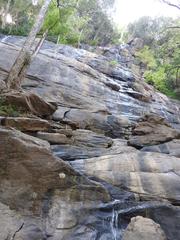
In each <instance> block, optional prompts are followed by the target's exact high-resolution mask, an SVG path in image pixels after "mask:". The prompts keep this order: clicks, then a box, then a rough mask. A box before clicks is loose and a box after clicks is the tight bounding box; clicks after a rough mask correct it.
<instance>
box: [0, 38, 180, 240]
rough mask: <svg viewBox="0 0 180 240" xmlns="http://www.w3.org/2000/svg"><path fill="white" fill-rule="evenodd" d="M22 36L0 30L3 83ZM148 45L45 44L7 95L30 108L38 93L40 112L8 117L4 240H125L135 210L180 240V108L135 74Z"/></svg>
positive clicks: (2, 147)
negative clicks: (19, 85) (140, 51)
mask: <svg viewBox="0 0 180 240" xmlns="http://www.w3.org/2000/svg"><path fill="white" fill-rule="evenodd" d="M23 42H24V38H22V37H13V36H0V83H3V82H2V81H3V80H4V79H5V78H6V76H7V73H8V71H9V70H10V68H11V66H12V64H13V63H14V60H15V58H16V57H17V55H18V51H19V50H20V47H21V46H22V44H23ZM140 45H141V42H140V41H139V40H136V41H135V42H132V43H129V44H128V46H121V47H119V48H118V47H115V48H114V49H106V50H105V49H100V50H99V52H100V53H101V54H97V53H92V52H88V51H86V50H83V49H75V48H73V47H70V46H64V45H55V44H54V43H50V42H45V43H44V44H43V46H42V49H41V51H40V53H39V54H38V55H37V56H36V58H35V59H34V60H33V62H32V64H31V66H30V68H29V70H28V74H27V76H26V79H25V82H24V83H23V88H24V92H23V93H22V95H23V96H22V95H20V96H18V94H15V95H12V96H11V95H10V96H8V99H15V102H16V103H17V106H18V107H19V105H20V107H22V106H24V109H26V110H27V107H29V105H27V99H28V100H29V98H31V97H30V96H33V97H32V98H31V100H32V99H36V96H37V95H35V94H38V96H40V97H37V98H38V99H36V100H37V102H38V103H39V104H37V105H36V104H35V103H36V100H32V101H31V104H30V109H31V113H33V114H34V115H35V116H34V115H32V116H30V117H28V116H21V115H20V116H19V117H12V116H11V117H10V116H9V117H4V116H0V122H1V126H0V240H1V239H2V240H5V239H15V240H22V239H23V240H72V239H73V240H84V239H87V240H122V239H123V234H124V232H125V231H126V230H125V229H126V228H127V227H128V224H129V223H130V222H131V219H132V218H134V217H137V216H142V217H144V218H146V219H147V218H149V219H152V220H153V221H154V222H155V223H156V224H159V225H160V227H161V228H162V231H163V232H164V233H165V239H166V238H167V239H168V240H179V239H180V238H179V236H180V232H179V222H180V208H179V205H180V187H179V186H180V161H179V139H178V138H179V130H180V104H179V102H178V101H175V100H170V99H168V98H167V97H166V96H164V95H163V94H161V93H159V92H156V91H155V90H154V89H153V87H152V86H149V85H147V84H146V83H145V82H143V80H140V79H139V77H137V73H138V71H139V70H138V69H137V72H136V71H135V68H136V67H137V66H136V65H135V64H133V61H134V60H133V59H134V57H132V54H133V53H134V52H135V50H136V48H138V47H140ZM115 55H116V57H117V59H116V60H117V64H115V65H114V64H112V60H114V57H115ZM127 59H128V60H129V62H126V60H127ZM127 67H128V68H127ZM129 67H131V70H130V69H129ZM1 86H2V87H3V85H1ZM11 97H12V98H11ZM41 100H42V101H41ZM13 101H14V100H13ZM11 102H12V101H11ZM32 110H33V111H32ZM37 116H38V117H37ZM147 116H148V117H147ZM154 116H155V117H154ZM40 117H41V118H40ZM2 125H3V126H2ZM17 129H18V130H20V131H23V132H25V133H22V132H20V131H18V130H17ZM31 135H33V136H31ZM135 138H136V139H135ZM134 139H135V140H134ZM130 142H132V143H134V142H135V144H131V145H133V146H129V145H128V144H129V143H130ZM146 145H148V146H146ZM149 145H150V146H149ZM134 146H135V147H136V148H142V149H141V151H139V150H137V149H136V148H135V147H134ZM152 220H149V221H150V222H151V223H150V222H149V221H148V223H147V229H148V226H150V229H149V232H151V234H150V235H151V237H152V236H154V238H153V239H155V238H157V239H161V238H162V239H163V237H164V235H163V234H162V231H160V230H159V227H157V225H156V224H154V223H152ZM138 221H139V220H138ZM130 224H131V223H130ZM134 225H136V221H135V223H134ZM140 225H141V224H138V226H139V227H140ZM136 230H138V229H137V228H136ZM128 231H129V230H128V229H127V232H128ZM138 231H139V230H138ZM138 231H137V234H141V231H139V232H138ZM130 232H131V231H130ZM134 234H135V233H134ZM143 234H145V233H143ZM153 234H155V235H153ZM138 236H139V235H138ZM157 236H158V237H157ZM134 237H135V235H134ZM145 237H146V236H145V235H141V238H142V239H143V238H144V239H146V238H145Z"/></svg>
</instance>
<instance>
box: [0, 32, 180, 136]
mask: <svg viewBox="0 0 180 240" xmlns="http://www.w3.org/2000/svg"><path fill="white" fill-rule="evenodd" d="M23 41H24V39H23V38H22V37H11V36H8V37H7V36H6V37H4V38H2V39H1V42H0V69H1V70H0V73H1V77H0V79H2V80H3V79H5V77H6V75H7V72H8V71H9V69H10V67H11V66H12V64H13V62H14V60H15V58H16V57H17V54H18V51H19V49H20V47H21V46H22V43H23ZM23 86H24V88H25V89H28V90H30V91H32V92H33V93H37V94H39V95H40V96H41V97H42V98H43V99H44V100H46V101H47V102H51V103H54V102H55V103H56V104H57V105H58V106H59V109H60V110H59V111H60V112H59V114H55V115H54V118H56V119H57V120H58V119H60V120H58V121H60V122H65V123H67V124H71V125H72V126H73V127H74V128H75V129H76V128H84V129H88V130H92V131H96V132H99V133H103V134H105V135H108V136H110V137H116V138H122V137H124V136H129V135H130V133H131V127H132V125H133V123H134V121H136V120H137V119H139V118H140V117H142V116H143V115H144V114H146V113H157V114H158V115H160V116H163V117H164V118H166V119H167V120H168V122H169V123H170V124H171V125H173V126H174V127H176V128H179V126H180V117H179V116H180V107H179V104H178V102H176V101H173V102H172V101H170V100H169V99H168V98H167V97H166V96H164V95H163V94H161V93H158V92H155V91H154V89H153V88H152V87H150V86H149V85H147V84H146V83H144V82H139V80H138V79H136V77H135V75H134V74H133V72H132V71H131V70H130V69H129V68H126V67H124V66H122V65H121V64H120V63H118V64H117V65H116V66H112V65H111V64H110V59H109V58H108V57H106V56H101V55H98V54H95V53H90V52H88V51H86V50H83V49H75V48H72V47H70V46H64V45H58V46H57V45H55V44H53V43H49V42H45V43H44V45H43V46H42V50H41V51H40V53H39V54H38V55H37V57H36V58H35V59H34V61H33V62H32V64H31V67H30V69H29V71H28V75H27V78H26V80H25V82H24V84H23ZM135 86H136V87H135ZM140 95H142V98H141V97H140ZM143 95H144V96H146V97H147V96H148V98H149V100H148V102H147V101H143ZM62 107H63V108H64V109H62V110H61V108H62Z"/></svg>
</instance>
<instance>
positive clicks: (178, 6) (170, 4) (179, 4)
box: [161, 0, 180, 10]
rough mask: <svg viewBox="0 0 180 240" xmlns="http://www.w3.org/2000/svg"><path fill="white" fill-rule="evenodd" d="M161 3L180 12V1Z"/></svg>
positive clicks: (164, 1) (170, 0) (165, 0)
mask: <svg viewBox="0 0 180 240" xmlns="http://www.w3.org/2000/svg"><path fill="white" fill-rule="evenodd" d="M161 2H163V3H165V4H167V5H169V6H171V7H175V8H176V9H178V10H180V1H179V0H161Z"/></svg>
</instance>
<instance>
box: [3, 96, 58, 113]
mask: <svg viewBox="0 0 180 240" xmlns="http://www.w3.org/2000/svg"><path fill="white" fill-rule="evenodd" d="M2 97H3V99H4V101H5V103H6V104H10V105H12V106H14V107H15V108H16V109H18V110H20V111H23V112H27V113H28V112H29V113H32V114H34V115H37V116H40V117H48V116H51V115H52V114H53V113H54V112H55V111H56V108H57V107H56V105H55V104H52V103H48V102H47V101H45V100H44V99H42V98H41V97H40V96H38V95H37V94H34V93H31V92H9V93H6V94H3V95H2Z"/></svg>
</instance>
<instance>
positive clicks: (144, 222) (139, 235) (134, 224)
mask: <svg viewBox="0 0 180 240" xmlns="http://www.w3.org/2000/svg"><path fill="white" fill-rule="evenodd" d="M140 239H142V240H154V239H157V240H166V239H167V238H166V236H165V234H164V232H163V230H162V229H161V227H160V225H159V224H157V223H155V222H154V221H153V220H151V219H149V218H143V217H141V216H137V217H134V218H132V219H131V222H130V224H129V225H128V227H127V229H126V231H125V232H124V234H123V240H140Z"/></svg>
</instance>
